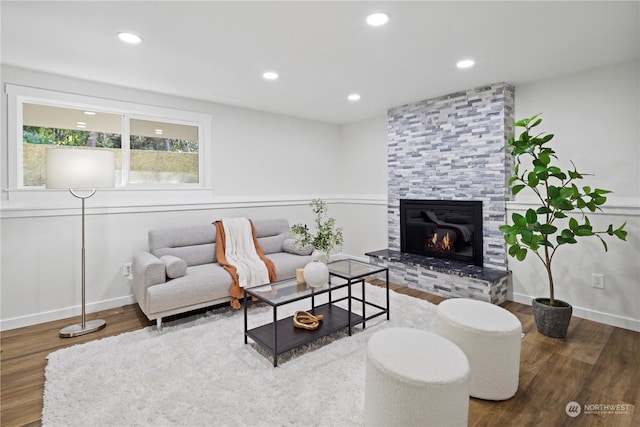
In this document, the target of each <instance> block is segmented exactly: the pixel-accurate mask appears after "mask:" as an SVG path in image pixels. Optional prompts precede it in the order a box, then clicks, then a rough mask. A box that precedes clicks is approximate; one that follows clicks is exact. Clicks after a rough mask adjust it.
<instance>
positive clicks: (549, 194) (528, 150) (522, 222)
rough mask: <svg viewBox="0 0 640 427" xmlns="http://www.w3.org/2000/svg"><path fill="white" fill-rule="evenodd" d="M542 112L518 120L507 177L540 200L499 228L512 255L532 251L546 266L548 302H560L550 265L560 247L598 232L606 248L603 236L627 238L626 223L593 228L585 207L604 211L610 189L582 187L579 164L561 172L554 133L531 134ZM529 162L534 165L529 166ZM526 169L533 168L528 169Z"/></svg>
mask: <svg viewBox="0 0 640 427" xmlns="http://www.w3.org/2000/svg"><path fill="white" fill-rule="evenodd" d="M538 116H539V114H536V115H535V116H533V117H530V118H527V119H523V120H520V121H517V122H515V123H514V124H513V125H514V126H515V127H521V128H524V131H522V133H520V135H519V137H518V139H515V138H514V137H513V136H512V137H511V138H509V143H508V145H507V149H510V150H511V154H512V155H513V157H514V158H515V160H516V165H515V168H514V176H512V177H511V178H510V180H509V186H510V187H511V192H512V194H513V195H516V194H518V193H520V192H521V191H523V190H527V191H529V192H532V193H533V194H534V195H535V196H536V198H537V199H538V201H539V206H538V207H537V208H535V209H533V208H531V209H527V211H526V213H525V214H524V215H522V214H520V213H517V212H516V213H514V214H513V215H512V217H511V219H512V222H513V224H512V225H503V226H500V231H501V232H502V233H503V235H504V239H505V241H506V243H507V246H508V248H509V255H510V256H512V257H514V258H516V259H517V260H518V261H523V260H524V259H525V258H526V256H527V254H528V253H529V252H532V253H533V254H534V255H535V256H536V257H537V258H538V259H539V260H540V261H541V262H542V263H543V264H544V267H545V269H546V272H547V278H548V281H549V304H550V305H551V306H554V305H556V303H555V295H554V282H553V273H552V271H551V264H552V262H553V259H554V256H555V255H556V252H557V251H558V249H559V248H560V247H562V246H567V245H573V244H576V243H577V242H578V239H579V238H581V237H590V236H595V237H596V238H598V239H600V241H601V242H602V245H603V247H604V250H605V251H607V250H608V247H607V243H606V242H605V240H604V238H603V237H606V236H615V237H617V238H619V239H620V240H626V237H627V232H626V230H625V229H624V227H625V225H626V222H625V223H623V224H622V225H620V226H619V227H617V228H614V226H613V225H611V224H610V225H609V226H608V228H607V229H606V230H598V231H596V230H594V229H593V226H592V225H591V222H590V221H589V218H588V217H587V215H586V214H585V209H586V210H587V211H589V212H595V211H596V210H599V211H601V210H602V209H601V206H603V205H604V204H605V203H606V201H607V198H606V196H605V195H606V194H609V193H611V191H609V190H603V189H601V188H591V187H589V186H582V187H579V186H578V185H577V182H578V181H579V180H581V179H583V177H584V176H585V175H584V174H582V173H580V172H578V170H577V169H576V166H575V164H573V162H571V165H572V168H571V169H569V170H562V169H561V168H560V167H558V166H555V165H554V164H553V162H554V160H557V157H556V153H555V151H554V150H553V149H552V148H551V147H549V146H548V145H547V144H548V143H549V141H551V139H553V134H544V133H539V134H535V135H534V134H533V133H532V129H533V128H535V127H536V126H538V125H539V124H540V123H541V122H542V119H540V118H539V117H538ZM527 165H530V166H527ZM526 167H530V168H532V169H531V170H528V169H524V168H526ZM576 210H580V211H581V213H582V214H581V215H579V219H576V217H574V216H572V217H569V215H567V213H568V212H571V211H576Z"/></svg>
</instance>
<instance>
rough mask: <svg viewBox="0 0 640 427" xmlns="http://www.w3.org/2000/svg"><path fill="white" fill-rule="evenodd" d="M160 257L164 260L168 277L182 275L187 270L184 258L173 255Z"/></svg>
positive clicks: (173, 277)
mask: <svg viewBox="0 0 640 427" xmlns="http://www.w3.org/2000/svg"><path fill="white" fill-rule="evenodd" d="M160 259H161V260H162V262H164V265H165V271H166V273H167V277H168V278H170V279H176V278H178V277H182V276H184V275H185V273H186V272H187V263H186V261H185V260H183V259H180V258H178V257H175V256H173V255H164V256H162V257H160Z"/></svg>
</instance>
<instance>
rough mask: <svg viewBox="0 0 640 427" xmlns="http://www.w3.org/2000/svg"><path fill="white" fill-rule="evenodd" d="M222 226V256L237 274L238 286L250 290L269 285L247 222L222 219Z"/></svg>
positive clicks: (265, 269) (267, 274)
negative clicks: (223, 243) (253, 287)
mask: <svg viewBox="0 0 640 427" xmlns="http://www.w3.org/2000/svg"><path fill="white" fill-rule="evenodd" d="M222 226H223V227H224V235H225V248H224V255H225V257H226V259H227V262H228V263H229V264H231V265H232V266H234V267H235V268H236V271H237V272H238V284H239V285H240V286H241V287H243V288H250V287H252V286H258V285H264V284H265V283H269V271H268V270H267V266H266V265H265V264H264V262H263V261H262V260H261V259H260V257H259V256H258V252H257V251H256V246H255V244H254V242H253V233H252V231H251V223H250V222H249V220H248V219H246V218H222Z"/></svg>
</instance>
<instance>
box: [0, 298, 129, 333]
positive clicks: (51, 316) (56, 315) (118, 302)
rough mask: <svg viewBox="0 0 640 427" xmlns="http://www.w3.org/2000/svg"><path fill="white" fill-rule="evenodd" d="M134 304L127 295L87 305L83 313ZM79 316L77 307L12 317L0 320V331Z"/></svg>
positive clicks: (80, 311) (80, 312)
mask: <svg viewBox="0 0 640 427" xmlns="http://www.w3.org/2000/svg"><path fill="white" fill-rule="evenodd" d="M135 302H136V300H135V298H134V297H133V295H128V296H123V297H118V298H113V299H109V300H104V301H98V302H95V303H90V304H87V306H86V308H85V312H86V313H87V314H89V313H97V312H99V311H104V310H110V309H112V308H117V307H122V306H123V305H130V304H135ZM81 315H82V307H81V306H79V305H78V306H74V307H67V308H63V309H59V310H52V311H46V312H42V313H34V314H29V315H27V316H20V317H13V318H10V319H5V320H0V331H8V330H10V329H17V328H23V327H25V326H32V325H37V324H40V323H46V322H52V321H54V320H60V319H67V318H71V317H76V316H81Z"/></svg>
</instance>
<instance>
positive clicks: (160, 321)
mask: <svg viewBox="0 0 640 427" xmlns="http://www.w3.org/2000/svg"><path fill="white" fill-rule="evenodd" d="M156 328H157V329H158V331H161V330H162V317H158V318H157V319H156Z"/></svg>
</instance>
